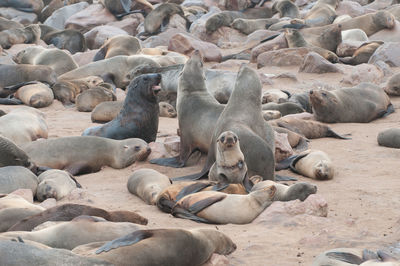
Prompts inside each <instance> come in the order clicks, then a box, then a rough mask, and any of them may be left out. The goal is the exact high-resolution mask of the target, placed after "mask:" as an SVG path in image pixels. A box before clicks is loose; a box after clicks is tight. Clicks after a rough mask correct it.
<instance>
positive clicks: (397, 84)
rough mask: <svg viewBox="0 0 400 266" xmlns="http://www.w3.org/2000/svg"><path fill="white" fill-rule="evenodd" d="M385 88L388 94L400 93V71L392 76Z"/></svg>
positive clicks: (397, 94)
mask: <svg viewBox="0 0 400 266" xmlns="http://www.w3.org/2000/svg"><path fill="white" fill-rule="evenodd" d="M384 90H385V92H386V93H387V94H388V95H394V96H399V95H400V73H398V74H394V75H393V76H392V77H390V79H389V81H388V83H387V84H386V86H385V87H384Z"/></svg>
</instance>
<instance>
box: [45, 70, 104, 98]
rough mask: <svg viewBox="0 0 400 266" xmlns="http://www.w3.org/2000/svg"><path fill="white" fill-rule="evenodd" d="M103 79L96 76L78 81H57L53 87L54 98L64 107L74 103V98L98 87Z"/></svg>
mask: <svg viewBox="0 0 400 266" xmlns="http://www.w3.org/2000/svg"><path fill="white" fill-rule="evenodd" d="M102 82H103V79H102V78H100V77H97V76H88V77H85V78H80V79H72V80H58V82H57V83H56V84H54V86H53V92H54V98H56V99H57V100H59V101H60V102H62V103H63V104H64V105H70V104H72V103H75V98H76V96H78V94H80V93H81V92H83V91H85V90H88V89H91V88H94V87H96V86H97V85H100V84H101V83H102Z"/></svg>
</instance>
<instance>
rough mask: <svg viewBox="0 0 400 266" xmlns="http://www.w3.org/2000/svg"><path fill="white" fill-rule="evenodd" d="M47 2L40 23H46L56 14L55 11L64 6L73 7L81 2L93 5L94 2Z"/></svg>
mask: <svg viewBox="0 0 400 266" xmlns="http://www.w3.org/2000/svg"><path fill="white" fill-rule="evenodd" d="M47 2H49V3H48V4H47V5H45V7H44V8H43V9H42V10H41V12H40V14H39V16H38V19H39V21H40V22H42V23H44V22H45V20H46V19H47V18H48V17H50V16H51V15H52V14H53V13H54V11H56V10H57V9H60V8H62V7H64V6H67V5H73V4H76V3H80V2H87V3H89V4H93V0H65V1H64V0H48V1H47Z"/></svg>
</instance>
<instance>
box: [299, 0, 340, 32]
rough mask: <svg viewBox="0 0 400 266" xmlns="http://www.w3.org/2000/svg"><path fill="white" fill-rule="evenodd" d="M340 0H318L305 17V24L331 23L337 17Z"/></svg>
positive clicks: (316, 25) (313, 25) (315, 25)
mask: <svg viewBox="0 0 400 266" xmlns="http://www.w3.org/2000/svg"><path fill="white" fill-rule="evenodd" d="M338 4H339V0H318V1H317V3H316V4H315V5H314V6H313V8H311V10H310V11H308V13H307V15H306V16H305V17H304V19H305V24H306V25H308V26H312V27H318V26H324V25H329V24H331V23H332V22H333V21H334V20H335V18H336V8H337V6H338Z"/></svg>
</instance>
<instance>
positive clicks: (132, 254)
mask: <svg viewBox="0 0 400 266" xmlns="http://www.w3.org/2000/svg"><path fill="white" fill-rule="evenodd" d="M102 244H103V243H99V244H98V245H96V243H94V245H90V244H89V245H88V246H89V248H90V247H92V249H89V250H87V249H85V248H84V247H82V248H81V252H80V251H79V249H78V248H79V247H78V248H76V249H74V250H73V251H74V252H76V253H77V254H80V255H84V256H87V257H92V258H98V259H102V260H105V261H108V262H111V263H113V264H115V265H128V264H129V265H141V266H150V265H175V266H184V265H193V266H199V265H203V264H204V263H205V262H206V261H207V260H208V259H209V258H210V257H211V256H212V254H213V253H217V254H220V255H228V254H231V253H232V252H234V251H235V250H236V245H235V244H234V243H233V242H232V240H231V239H230V238H229V237H227V236H226V235H225V234H223V233H221V232H219V231H217V230H214V229H191V230H184V229H151V230H138V231H135V232H133V233H131V234H128V235H125V236H123V237H120V238H117V239H115V240H113V241H110V242H107V243H105V244H104V245H102Z"/></svg>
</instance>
